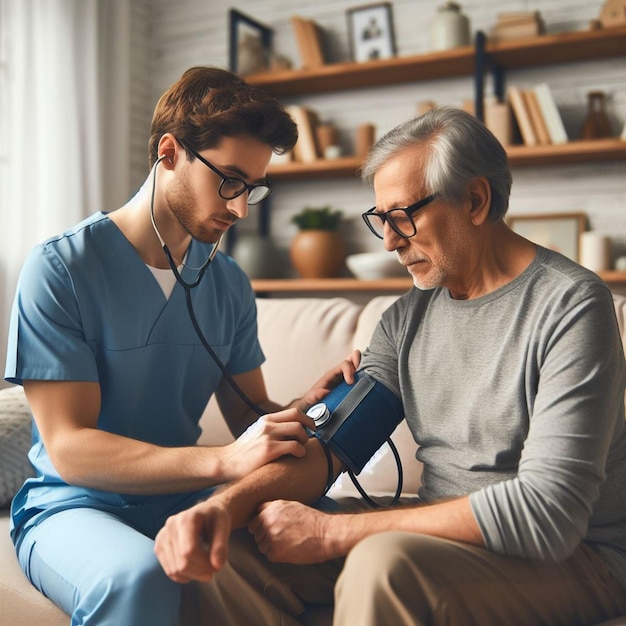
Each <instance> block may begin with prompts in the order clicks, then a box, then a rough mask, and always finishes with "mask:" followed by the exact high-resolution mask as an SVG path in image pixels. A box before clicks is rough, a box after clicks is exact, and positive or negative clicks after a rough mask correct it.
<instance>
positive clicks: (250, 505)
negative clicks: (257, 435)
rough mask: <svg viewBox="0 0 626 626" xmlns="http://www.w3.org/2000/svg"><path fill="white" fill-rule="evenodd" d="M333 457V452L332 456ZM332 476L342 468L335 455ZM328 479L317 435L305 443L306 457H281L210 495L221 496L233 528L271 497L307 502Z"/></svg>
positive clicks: (244, 521)
mask: <svg viewBox="0 0 626 626" xmlns="http://www.w3.org/2000/svg"><path fill="white" fill-rule="evenodd" d="M331 456H332V455H331ZM332 460H333V475H334V476H336V475H337V474H338V473H339V472H340V470H341V462H340V461H339V460H338V459H337V458H336V457H334V456H332ZM327 478H328V461H327V457H326V454H325V453H324V451H323V449H322V446H321V444H320V443H319V441H318V440H317V439H316V438H314V437H313V438H311V439H310V440H309V442H308V443H307V453H306V456H304V457H302V458H299V459H296V458H293V457H283V458H281V459H279V460H277V461H274V462H273V463H269V464H268V465H265V466H263V467H261V468H259V469H258V470H256V471H255V472H253V473H252V474H250V475H248V476H246V477H245V478H242V479H241V480H239V481H237V482H236V483H232V484H230V485H228V486H226V487H224V488H223V489H221V490H220V491H219V492H218V493H216V494H215V495H214V496H213V498H218V499H220V500H221V501H222V502H223V503H224V504H225V506H226V507H227V508H228V509H229V511H230V513H231V516H232V524H233V527H239V526H243V525H245V524H247V523H248V521H249V520H250V518H251V517H252V515H253V514H254V513H255V512H256V510H257V507H258V506H259V505H260V504H261V503H263V502H269V501H271V500H278V499H282V500H295V501H298V502H303V503H305V504H310V503H312V502H315V501H316V500H318V499H319V498H320V497H321V496H322V495H323V493H324V489H325V487H326V482H327Z"/></svg>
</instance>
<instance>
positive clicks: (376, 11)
mask: <svg viewBox="0 0 626 626" xmlns="http://www.w3.org/2000/svg"><path fill="white" fill-rule="evenodd" d="M346 16H347V19H348V36H349V40H350V51H351V53H352V60H353V61H356V62H357V63H360V62H364V61H374V60H378V59H390V58H391V57H394V56H395V55H396V43H395V36H394V31H393V23H392V14H391V3H390V2H381V3H379V4H367V5H365V6H361V7H354V8H353V9H348V11H347V13H346Z"/></svg>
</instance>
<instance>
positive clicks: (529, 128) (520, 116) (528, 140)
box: [507, 86, 537, 146]
mask: <svg viewBox="0 0 626 626" xmlns="http://www.w3.org/2000/svg"><path fill="white" fill-rule="evenodd" d="M507 94H508V100H509V103H510V105H511V109H512V110H513V115H514V117H515V121H516V122H517V125H518V127H519V130H520V134H521V136H522V140H523V142H524V144H526V145H527V146H536V145H537V135H536V134H535V129H534V128H533V124H532V121H531V119H530V114H529V113H528V110H527V109H526V103H525V102H524V97H523V96H522V91H521V89H519V87H515V86H511V87H509V88H508V90H507Z"/></svg>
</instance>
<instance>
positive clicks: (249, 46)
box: [228, 9, 274, 76]
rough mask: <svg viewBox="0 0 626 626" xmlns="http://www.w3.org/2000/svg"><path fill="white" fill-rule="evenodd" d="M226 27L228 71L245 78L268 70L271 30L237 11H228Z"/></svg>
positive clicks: (272, 32)
mask: <svg viewBox="0 0 626 626" xmlns="http://www.w3.org/2000/svg"><path fill="white" fill-rule="evenodd" d="M228 27H229V40H228V41H229V44H228V65H229V69H230V71H231V72H233V73H234V74H239V75H240V76H246V75H248V74H257V73H259V72H263V71H265V70H268V69H269V67H270V56H271V51H272V37H273V34H274V31H273V29H272V28H270V27H269V26H267V25H265V24H262V23H261V22H259V21H257V20H256V19H254V18H253V17H250V16H249V15H246V14H245V13H242V12H241V11H238V10H237V9H229V11H228Z"/></svg>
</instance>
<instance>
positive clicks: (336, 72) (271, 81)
mask: <svg viewBox="0 0 626 626" xmlns="http://www.w3.org/2000/svg"><path fill="white" fill-rule="evenodd" d="M487 52H488V53H489V54H490V55H491V56H492V57H493V58H494V60H495V61H496V62H497V63H498V64H500V65H501V66H502V67H503V68H504V69H514V68H520V67H536V66H540V65H550V64H557V63H573V62H577V61H589V60H597V59H605V58H612V57H618V56H622V55H625V54H626V26H619V27H615V28H605V29H601V30H586V31H578V32H569V33H556V34H548V35H540V36H538V37H531V38H524V39H516V40H513V41H505V42H500V43H488V44H487ZM473 72H474V47H473V46H464V47H462V48H453V49H452V50H444V51H441V52H431V53H428V54H419V55H413V56H406V57H394V58H391V59H381V60H377V61H367V62H364V63H332V64H329V65H323V66H322V67H320V68H316V69H313V70H287V71H282V72H271V73H264V74H254V75H250V76H246V81H247V82H249V83H251V84H253V85H257V86H259V87H263V88H264V89H266V90H267V91H269V92H270V93H272V94H273V95H275V96H279V97H284V96H300V95H303V94H311V93H323V92H333V91H346V90H350V89H358V88H362V87H375V86H384V85H394V84H400V83H407V82H414V81H415V82H416V81H424V80H436V79H439V78H450V77H455V76H470V75H471V74H473Z"/></svg>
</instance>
